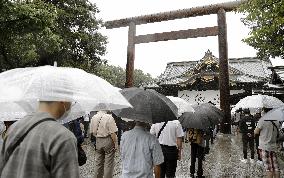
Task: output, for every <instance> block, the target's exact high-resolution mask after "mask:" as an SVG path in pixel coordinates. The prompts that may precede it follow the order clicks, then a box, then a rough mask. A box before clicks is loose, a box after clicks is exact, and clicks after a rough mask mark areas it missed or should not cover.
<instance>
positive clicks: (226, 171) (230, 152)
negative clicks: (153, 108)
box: [80, 134, 284, 178]
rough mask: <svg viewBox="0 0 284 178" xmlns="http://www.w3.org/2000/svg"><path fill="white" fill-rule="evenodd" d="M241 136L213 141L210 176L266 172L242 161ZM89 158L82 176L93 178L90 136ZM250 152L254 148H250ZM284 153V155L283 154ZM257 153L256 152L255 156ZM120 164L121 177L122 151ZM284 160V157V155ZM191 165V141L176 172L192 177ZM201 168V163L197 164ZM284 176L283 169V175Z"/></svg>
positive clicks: (219, 177)
mask: <svg viewBox="0 0 284 178" xmlns="http://www.w3.org/2000/svg"><path fill="white" fill-rule="evenodd" d="M239 137H240V136H233V135H222V134H220V135H218V137H217V139H216V140H215V143H214V144H213V145H211V148H210V153H209V154H208V155H206V156H205V161H204V162H203V166H204V175H205V176H206V177H208V178H210V177H212V178H222V177H224V178H225V177H226V178H242V177H246V178H247V177H251V178H255V177H263V176H264V174H265V172H264V171H263V168H262V166H259V165H257V164H256V163H247V164H244V163H241V162H240V159H241V158H242V144H241V140H240V138H239ZM83 149H84V150H85V151H86V153H87V156H88V160H87V163H86V164H85V165H84V166H81V167H80V175H81V178H92V177H93V174H94V155H95V150H94V148H93V146H92V145H91V144H90V142H89V140H86V142H85V143H84V145H83ZM249 153H250V152H249ZM281 156H282V157H283V155H281ZM255 157H256V156H255ZM115 159H116V165H115V171H114V177H115V178H117V177H119V176H120V174H121V164H120V162H121V161H120V158H119V153H118V152H117V153H116V158H115ZM283 160H284V159H283ZM281 163H282V164H281V169H282V170H283V168H284V161H282V160H281ZM189 167H190V144H189V143H185V144H184V150H183V157H182V160H181V161H179V162H178V167H177V172H176V176H177V177H178V178H188V177H190V176H189V175H190V173H189ZM196 168H197V166H196ZM280 177H284V174H283V172H282V171H281V176H280Z"/></svg>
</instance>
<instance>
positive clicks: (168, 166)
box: [150, 120, 184, 178]
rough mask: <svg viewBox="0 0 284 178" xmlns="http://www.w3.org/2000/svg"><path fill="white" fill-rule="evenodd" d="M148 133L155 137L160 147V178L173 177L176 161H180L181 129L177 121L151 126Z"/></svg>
mask: <svg viewBox="0 0 284 178" xmlns="http://www.w3.org/2000/svg"><path fill="white" fill-rule="evenodd" d="M150 133H151V134H153V135H155V136H156V137H157V138H158V140H159V143H160V145H161V147H162V151H163V154H164V163H162V165H161V178H164V177H165V176H166V177H169V178H170V177H175V173H176V167H177V160H180V159H181V151H182V137H183V136H184V134H183V129H182V126H181V124H180V122H179V121H178V120H174V121H169V122H162V123H157V124H153V125H152V127H151V130H150Z"/></svg>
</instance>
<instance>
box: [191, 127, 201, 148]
mask: <svg viewBox="0 0 284 178" xmlns="http://www.w3.org/2000/svg"><path fill="white" fill-rule="evenodd" d="M202 136H203V133H202V131H201V130H199V129H193V128H191V129H188V141H190V142H192V143H197V144H201V143H202Z"/></svg>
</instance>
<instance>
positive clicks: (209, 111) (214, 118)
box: [193, 103, 225, 124]
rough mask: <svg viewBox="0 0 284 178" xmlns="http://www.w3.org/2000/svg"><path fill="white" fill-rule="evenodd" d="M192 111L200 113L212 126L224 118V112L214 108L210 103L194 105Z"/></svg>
mask: <svg viewBox="0 0 284 178" xmlns="http://www.w3.org/2000/svg"><path fill="white" fill-rule="evenodd" d="M193 108H194V110H195V111H196V112H200V113H202V114H204V115H206V116H208V118H209V119H210V121H211V122H212V123H214V124H219V123H220V122H221V121H222V119H223V118H224V116H225V115H224V112H223V111H221V110H220V109H218V108H217V107H216V106H214V105H213V104H210V103H203V104H201V105H194V106H193Z"/></svg>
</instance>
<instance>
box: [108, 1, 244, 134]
mask: <svg viewBox="0 0 284 178" xmlns="http://www.w3.org/2000/svg"><path fill="white" fill-rule="evenodd" d="M245 1H246V0H241V1H234V2H227V3H220V4H214V5H208V6H202V7H194V8H189V9H183V10H177V11H169V12H164V13H157V14H151V15H145V16H138V17H132V18H125V19H120V20H114V21H107V22H106V23H105V26H106V28H107V29H112V28H119V27H126V26H129V29H128V46H127V64H126V83H125V87H132V86H133V73H134V59H135V44H140V43H149V42H158V41H168V40H178V39H187V38H197V37H206V36H217V35H218V44H219V88H220V107H221V109H222V110H223V111H224V112H225V118H224V119H223V121H222V122H221V132H222V133H231V126H230V124H231V114H230V101H229V97H230V88H229V72H228V45H227V24H226V12H230V11H232V10H234V9H236V8H237V7H238V6H239V5H240V4H242V3H243V2H245ZM210 14H217V21H218V26H214V27H206V28H197V29H188V30H180V31H171V32H164V33H155V34H148V35H139V36H136V25H141V24H147V23H154V22H161V21H168V20H174V19H181V18H188V17H196V16H202V15H210Z"/></svg>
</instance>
